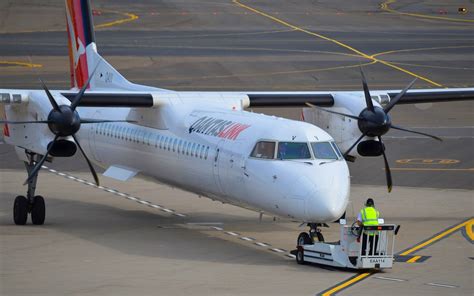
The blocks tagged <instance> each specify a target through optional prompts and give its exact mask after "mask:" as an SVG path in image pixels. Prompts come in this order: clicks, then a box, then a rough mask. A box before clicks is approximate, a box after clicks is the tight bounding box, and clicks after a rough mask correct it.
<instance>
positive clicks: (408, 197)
mask: <svg viewBox="0 0 474 296" xmlns="http://www.w3.org/2000/svg"><path fill="white" fill-rule="evenodd" d="M92 3H93V6H94V8H95V9H97V10H98V11H100V13H97V14H100V15H96V16H95V22H96V24H97V27H98V28H97V33H96V39H97V43H98V47H99V51H100V53H101V54H103V55H104V56H105V57H106V58H107V59H108V60H109V61H110V62H111V63H112V64H113V65H114V66H116V67H117V69H119V70H120V71H121V72H122V73H123V74H124V76H126V77H127V78H130V79H131V80H132V81H135V82H138V83H143V84H150V85H155V86H159V87H163V88H170V89H177V90H219V89H223V90H244V89H251V90H322V89H324V90H331V89H334V90H339V89H360V77H359V76H360V75H359V73H358V67H359V64H362V65H363V67H364V71H365V73H366V75H367V76H368V80H369V86H370V87H371V88H373V89H384V88H387V89H388V88H390V89H400V88H403V87H404V86H405V85H406V84H407V83H408V82H409V81H410V80H411V79H412V78H413V75H416V76H419V77H421V79H419V80H418V82H417V84H416V87H418V88H432V87H433V88H434V87H472V86H473V85H474V80H473V78H472V77H474V75H473V74H474V73H473V72H474V59H473V58H472V48H473V47H474V44H473V40H474V38H473V37H474V31H473V29H472V28H473V26H474V24H473V23H472V11H473V10H474V7H473V5H472V3H471V2H470V1H461V0H458V1H449V3H448V2H446V1H442V2H433V3H427V2H418V1H387V2H385V3H382V5H381V3H380V1H362V2H361V1H357V3H355V2H354V3H352V2H348V1H339V0H337V1H317V2H315V1H271V2H270V1H224V2H222V1H192V0H184V1H144V0H140V1H134V2H133V5H131V4H130V3H131V2H130V1H124V0H120V1H114V2H113V3H111V2H110V1H92ZM63 5H64V2H63V1H61V0H48V1H41V3H40V2H35V1H23V0H22V1H10V0H7V1H2V2H1V3H0V88H38V87H39V85H38V82H37V78H38V77H42V78H43V79H44V80H45V81H47V83H48V85H50V86H51V87H55V88H67V87H68V85H69V81H68V78H69V74H68V69H69V68H68V67H69V66H68V64H67V63H68V58H67V56H66V53H67V46H66V33H65V31H64V28H65V20H64V17H63V16H64V7H63ZM459 7H467V9H468V13H467V14H465V15H461V14H458V13H457V9H458V8H459ZM445 12H446V13H445ZM131 15H136V16H137V17H138V18H137V19H134V20H132V19H131ZM270 17H271V18H270ZM116 20H129V21H124V22H121V23H120V24H118V25H114V24H113V23H112V22H114V21H116ZM288 25H291V26H293V27H290V26H288ZM305 31H307V32H310V33H315V34H317V35H314V34H308V33H307V32H305ZM322 37H325V38H326V39H324V38H322ZM328 38H329V39H331V40H333V41H331V40H328ZM334 41H337V42H342V43H343V44H345V45H348V46H349V47H350V48H352V49H357V50H358V51H360V52H362V53H363V54H366V55H368V56H376V57H378V58H380V59H381V60H383V61H385V62H388V63H389V64H390V65H392V66H387V65H386V64H383V63H380V62H377V63H371V60H370V59H367V58H363V57H361V56H360V55H359V54H356V53H355V52H354V51H353V50H352V49H350V48H347V47H342V46H340V45H338V44H337V43H335V42H334ZM21 63H27V64H21ZM369 64H370V65H369ZM393 66H396V67H397V68H401V69H402V70H400V69H397V68H394V67H393ZM473 106H474V104H473V103H472V102H458V103H442V104H433V105H427V104H425V105H414V106H409V105H404V106H397V107H396V108H395V109H394V112H393V121H394V122H396V123H397V124H399V125H403V126H405V127H410V128H418V129H419V130H421V131H429V132H432V133H434V134H437V135H440V136H441V137H442V138H443V140H444V141H443V143H440V144H439V143H433V141H431V140H429V139H424V138H418V137H411V135H406V134H401V133H389V134H388V135H387V136H386V142H387V149H388V150H387V153H388V156H389V160H390V165H391V167H392V168H393V179H394V183H395V187H394V190H393V192H392V193H391V194H388V193H386V188H385V185H384V184H385V183H384V182H385V179H384V177H383V170H382V167H383V161H382V160H381V159H379V158H375V159H368V158H365V159H359V160H358V161H357V162H356V163H354V164H351V165H350V169H351V175H352V180H353V182H352V183H353V186H352V191H351V204H350V205H349V208H348V220H350V221H351V220H353V217H354V215H355V213H356V212H357V210H358V209H359V207H360V206H361V205H362V203H363V200H364V199H365V198H366V196H368V195H370V196H375V197H376V204H377V207H378V208H379V209H380V211H381V212H382V214H383V216H384V217H385V219H386V221H387V222H390V223H397V224H401V225H402V228H401V231H400V233H399V236H398V237H397V242H396V251H397V252H401V251H404V250H405V251H410V250H411V249H412V247H415V249H413V251H412V252H409V253H410V254H409V255H412V256H418V255H420V256H431V257H429V258H428V259H427V260H426V261H424V262H420V263H417V262H415V263H396V264H395V265H394V268H393V269H392V270H390V271H386V272H383V273H377V274H371V275H369V276H367V277H364V274H361V275H360V276H361V277H364V279H363V280H362V281H358V280H355V281H354V282H353V283H352V285H350V284H351V283H350V282H347V279H350V278H351V277H353V276H358V274H354V273H353V272H350V271H343V270H333V269H327V268H323V267H322V266H315V265H309V266H300V265H297V264H296V263H295V262H294V259H291V258H289V257H288V256H287V251H289V250H291V249H292V248H294V245H295V240H296V236H297V235H298V233H299V232H301V231H304V230H306V228H305V227H303V228H298V223H297V222H292V221H286V220H280V219H277V220H275V221H274V220H273V217H268V216H264V218H263V220H262V222H259V220H258V214H257V213H254V212H250V211H247V210H244V209H240V208H236V207H233V206H230V205H223V204H220V203H217V202H213V201H210V200H208V199H205V198H198V197H197V196H195V195H193V194H190V193H187V192H183V191H180V190H178V189H173V188H170V187H167V186H165V185H161V184H156V183H152V182H150V181H147V180H141V179H134V180H132V181H130V182H127V183H120V182H116V181H114V180H110V179H107V178H105V177H102V178H101V181H102V183H103V185H104V186H106V187H107V188H112V189H109V191H111V192H109V191H105V190H107V188H106V189H105V190H104V189H100V188H94V187H92V186H88V185H85V184H83V183H81V182H77V181H75V180H77V179H73V178H75V177H79V178H83V179H88V180H89V179H90V176H89V174H88V173H87V168H86V166H85V165H84V162H83V161H82V160H81V159H78V158H73V159H65V160H63V159H61V160H59V161H56V162H54V163H53V164H48V166H49V167H51V168H53V169H56V170H58V171H60V172H67V173H69V174H71V175H72V176H74V177H71V178H72V179H70V178H64V177H61V176H59V175H57V174H53V173H51V172H48V171H46V170H45V171H43V172H42V173H41V175H40V182H39V187H38V193H39V194H41V195H43V196H44V197H45V198H46V202H47V218H46V223H45V225H44V226H40V227H35V226H31V225H29V226H25V227H18V226H14V225H13V222H12V217H11V216H12V204H13V199H14V197H15V196H16V195H18V194H24V191H25V190H26V189H25V188H24V187H23V186H21V184H22V182H23V179H24V178H25V177H26V173H25V172H24V168H23V167H22V164H21V163H20V162H19V161H18V160H16V157H15V155H14V152H13V149H12V148H11V147H9V146H7V145H4V144H3V145H0V164H1V165H0V192H1V193H0V294H1V295H29V294H40V295H88V294H93V295H111V294H114V295H130V294H137V295H149V294H161V295H184V294H196V295H270V294H271V295H275V294H277V295H288V294H289V295H314V294H318V293H320V292H322V291H325V290H326V291H328V292H331V293H339V294H340V295H367V291H370V292H371V293H372V294H375V293H377V294H379V293H384V294H385V295H400V294H406V295H446V294H450V295H472V293H473V291H474V289H473V284H472V279H473V277H472V275H473V271H474V270H473V259H472V258H474V252H473V247H472V246H473V245H472V239H473V236H472V231H473V228H472V227H473V225H472V224H468V225H466V227H464V224H463V227H459V228H455V231H452V232H450V231H451V230H450V229H451V228H450V227H452V226H454V225H458V224H460V223H462V222H463V221H465V220H467V219H470V218H471V219H472V213H473V210H474V204H473V191H472V190H473V183H474V182H473V181H474V178H473V168H474V166H473V165H474V163H473V160H472V159H473V157H472V156H473V153H472V151H473V129H472V126H473V121H474V119H473V118H474V116H473V114H474V112H473V111H474V109H473ZM256 111H258V112H265V113H270V114H277V115H281V116H285V117H289V118H298V116H299V114H300V110H298V109H260V110H256ZM406 136H409V137H408V138H407V137H406ZM114 190H117V191H114ZM153 205H159V206H161V208H156V207H153ZM168 209H172V210H175V211H176V212H170V210H168ZM167 210H168V211H167ZM173 213H174V214H173ZM177 214H178V215H177ZM471 222H472V220H471ZM213 227H214V228H213ZM221 229H222V230H221ZM337 233H338V226H337V225H336V224H332V225H330V228H329V229H328V230H325V232H324V234H325V236H326V239H327V240H337ZM437 233H439V235H437V236H434V235H435V234H437ZM433 236H434V237H433ZM431 237H433V239H432V240H430V241H428V243H429V244H428V243H425V247H424V248H421V249H417V247H416V246H422V245H420V243H422V242H423V241H424V240H426V239H429V238H431ZM246 238H249V239H246ZM256 243H260V244H256ZM272 249H273V250H272ZM342 286H347V287H346V289H343V290H342ZM331 288H334V289H332V290H331ZM335 290H337V291H335Z"/></svg>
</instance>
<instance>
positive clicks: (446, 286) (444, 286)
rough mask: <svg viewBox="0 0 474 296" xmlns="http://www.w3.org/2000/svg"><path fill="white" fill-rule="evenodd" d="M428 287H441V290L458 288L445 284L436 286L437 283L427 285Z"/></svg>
mask: <svg viewBox="0 0 474 296" xmlns="http://www.w3.org/2000/svg"><path fill="white" fill-rule="evenodd" d="M426 285H428V286H435V287H443V288H459V287H458V286H454V285H446V284H438V283H427V284H426Z"/></svg>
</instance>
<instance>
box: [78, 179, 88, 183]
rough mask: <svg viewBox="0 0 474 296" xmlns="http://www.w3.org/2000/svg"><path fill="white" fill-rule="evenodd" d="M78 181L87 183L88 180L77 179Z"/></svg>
mask: <svg viewBox="0 0 474 296" xmlns="http://www.w3.org/2000/svg"><path fill="white" fill-rule="evenodd" d="M76 181H77V182H81V183H85V182H86V181H85V180H82V179H76Z"/></svg>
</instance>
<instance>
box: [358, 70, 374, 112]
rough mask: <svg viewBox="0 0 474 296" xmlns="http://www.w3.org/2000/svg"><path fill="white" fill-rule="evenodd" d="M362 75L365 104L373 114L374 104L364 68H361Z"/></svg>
mask: <svg viewBox="0 0 474 296" xmlns="http://www.w3.org/2000/svg"><path fill="white" fill-rule="evenodd" d="M360 75H361V76H362V86H363V87H364V96H365V104H366V105H367V108H368V109H369V110H370V111H372V112H373V111H374V103H373V102H372V97H371V96H370V91H369V86H368V85H367V79H365V75H364V71H362V67H361V68H360Z"/></svg>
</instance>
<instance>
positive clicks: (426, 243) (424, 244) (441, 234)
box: [399, 218, 474, 256]
mask: <svg viewBox="0 0 474 296" xmlns="http://www.w3.org/2000/svg"><path fill="white" fill-rule="evenodd" d="M472 223H474V218H470V219H468V220H466V221H463V222H461V223H458V224H456V225H454V226H451V227H448V228H447V229H446V230H443V231H441V232H439V233H437V234H435V235H433V236H432V237H430V238H428V239H426V240H424V241H422V242H420V243H418V244H416V245H415V246H413V247H411V248H409V249H407V250H404V251H401V252H400V253H399V255H401V256H405V255H409V254H412V253H416V252H418V251H419V250H421V249H424V248H426V247H428V246H430V245H432V244H434V243H436V242H438V241H439V240H441V239H444V238H446V237H448V236H449V235H451V234H453V233H454V232H456V231H458V230H460V229H461V228H463V227H466V225H468V224H472Z"/></svg>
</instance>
